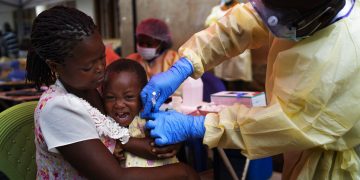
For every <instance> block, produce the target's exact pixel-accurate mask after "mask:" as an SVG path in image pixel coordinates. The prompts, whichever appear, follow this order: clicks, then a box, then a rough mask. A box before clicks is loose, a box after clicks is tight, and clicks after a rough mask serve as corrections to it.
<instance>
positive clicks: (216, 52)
mask: <svg viewBox="0 0 360 180" xmlns="http://www.w3.org/2000/svg"><path fill="white" fill-rule="evenodd" d="M359 3H360V2H359V0H356V3H355V7H354V9H353V10H352V12H351V14H350V16H348V17H347V18H344V19H342V20H340V21H338V22H336V23H334V24H332V25H330V26H328V27H326V28H325V29H322V30H320V31H318V32H316V33H315V34H314V35H313V36H311V37H309V38H307V39H305V40H302V41H299V42H292V41H286V40H280V39H277V38H272V37H270V36H269V33H268V31H267V29H266V27H265V26H264V25H263V24H262V22H261V19H260V18H259V16H258V15H257V14H256V13H255V11H254V10H253V9H252V6H251V5H250V4H240V5H237V6H235V7H234V8H233V9H232V10H231V11H230V12H229V13H227V15H226V16H225V17H223V18H222V19H221V20H220V21H219V22H217V23H216V24H215V25H213V26H210V27H209V28H207V29H206V30H203V31H201V32H199V33H197V34H195V35H194V36H193V37H192V38H191V39H189V40H188V41H187V42H186V43H185V44H184V45H183V46H182V47H181V48H180V50H179V52H180V56H185V57H187V58H188V59H190V60H191V61H192V63H193V65H194V68H195V72H194V73H193V77H195V78H197V77H199V76H200V75H201V74H202V73H203V72H204V71H206V70H208V69H211V68H212V67H214V66H216V65H217V64H219V63H221V62H220V61H221V59H223V58H224V57H231V56H233V55H236V54H238V53H241V52H242V51H244V50H245V49H248V48H256V47H259V46H261V45H262V44H263V43H271V45H270V46H271V48H270V52H269V57H268V67H267V77H266V94H267V101H268V106H267V107H263V108H260V107H258V108H246V107H245V106H243V105H238V104H237V105H234V106H231V107H230V108H227V109H224V110H223V111H221V112H220V113H219V114H208V115H207V116H206V119H205V127H206V132H205V137H204V141H203V142H204V144H207V145H208V146H209V147H215V146H218V147H223V148H240V149H242V153H243V154H244V155H246V156H247V157H249V158H251V159H256V158H261V157H266V156H272V155H276V154H279V153H285V165H284V172H283V178H284V179H336V180H342V179H360V159H359V155H360V150H359V144H360V103H359V98H360V59H359V53H360V33H359V32H360V4H359Z"/></svg>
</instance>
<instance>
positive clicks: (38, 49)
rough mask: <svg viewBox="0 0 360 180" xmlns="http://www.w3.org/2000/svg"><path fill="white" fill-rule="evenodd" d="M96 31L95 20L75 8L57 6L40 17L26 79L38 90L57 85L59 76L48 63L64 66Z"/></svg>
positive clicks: (34, 27) (33, 37)
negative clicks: (81, 44)
mask: <svg viewBox="0 0 360 180" xmlns="http://www.w3.org/2000/svg"><path fill="white" fill-rule="evenodd" d="M95 29H96V26H95V24H94V22H93V20H92V19H91V17H89V16H88V15H86V14H85V13H83V12H81V11H79V10H77V9H74V8H69V7H63V6H55V7H53V8H51V9H48V10H46V11H44V12H42V13H40V14H39V16H38V17H36V18H35V20H34V22H33V25H32V32H31V48H30V49H29V53H28V56H27V63H26V70H27V77H26V79H27V80H28V81H32V82H34V83H35V85H36V86H37V87H40V86H41V85H44V84H45V85H50V84H53V83H54V82H55V80H56V77H55V72H52V71H51V69H50V68H49V66H48V65H47V64H46V62H45V61H46V60H49V61H53V62H57V63H64V59H65V58H68V57H71V56H73V53H74V52H73V49H74V47H75V46H76V45H77V43H79V42H80V41H82V40H83V39H84V38H85V37H88V36H90V35H92V34H93V33H94V31H95Z"/></svg>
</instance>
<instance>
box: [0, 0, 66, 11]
mask: <svg viewBox="0 0 360 180" xmlns="http://www.w3.org/2000/svg"><path fill="white" fill-rule="evenodd" d="M62 1H68V0H0V6H8V7H12V8H24V9H25V8H32V7H35V6H37V5H47V4H52V3H57V2H62Z"/></svg>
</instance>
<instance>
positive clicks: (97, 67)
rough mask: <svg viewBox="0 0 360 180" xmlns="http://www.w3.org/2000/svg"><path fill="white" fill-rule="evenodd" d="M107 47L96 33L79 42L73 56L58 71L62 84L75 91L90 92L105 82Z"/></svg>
mask: <svg viewBox="0 0 360 180" xmlns="http://www.w3.org/2000/svg"><path fill="white" fill-rule="evenodd" d="M104 70H105V46H104V44H103V41H102V38H101V35H100V34H99V33H98V32H97V31H95V32H94V33H93V34H92V35H90V36H89V37H86V38H85V39H84V40H82V41H81V42H79V43H78V44H77V45H76V46H75V48H74V50H73V56H72V57H68V58H66V59H65V60H64V64H62V65H59V68H58V70H57V72H58V74H59V79H60V80H61V82H62V83H63V84H64V85H65V86H66V87H69V88H72V89H75V90H90V89H95V88H97V87H99V86H100V85H101V83H102V82H103V80H104Z"/></svg>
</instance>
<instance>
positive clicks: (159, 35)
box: [127, 18, 179, 78]
mask: <svg viewBox="0 0 360 180" xmlns="http://www.w3.org/2000/svg"><path fill="white" fill-rule="evenodd" d="M136 40H137V44H136V50H137V53H133V54H130V55H128V56H127V58H128V59H132V60H135V61H137V62H139V63H140V64H141V65H142V66H143V67H144V68H145V70H146V73H147V76H148V78H151V77H152V76H153V75H155V74H158V73H160V72H164V71H166V70H168V69H169V68H170V67H171V66H172V65H173V64H174V63H175V62H176V61H177V60H178V59H179V55H178V53H177V52H176V51H174V50H171V49H170V48H171V46H172V39H171V34H170V30H169V27H168V26H167V25H166V23H165V22H163V21H162V20H160V19H155V18H149V19H145V20H143V21H141V22H140V24H139V25H138V26H137V27H136Z"/></svg>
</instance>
